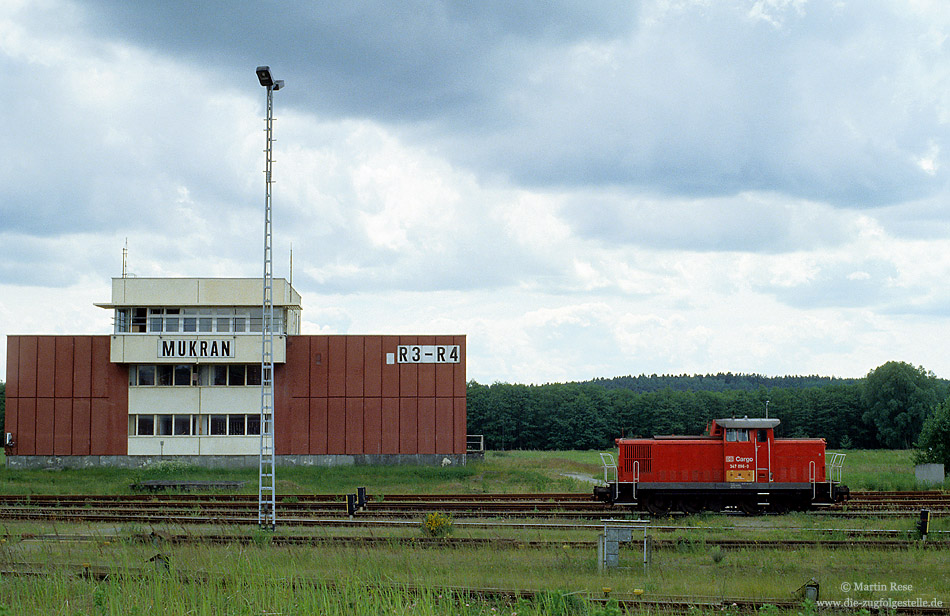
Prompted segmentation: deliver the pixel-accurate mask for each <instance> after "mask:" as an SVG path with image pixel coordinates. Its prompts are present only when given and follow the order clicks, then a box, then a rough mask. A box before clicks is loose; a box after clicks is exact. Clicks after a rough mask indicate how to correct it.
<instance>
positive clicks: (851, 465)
mask: <svg viewBox="0 0 950 616" xmlns="http://www.w3.org/2000/svg"><path fill="white" fill-rule="evenodd" d="M829 453H831V452H829ZM841 453H845V454H847V455H846V457H845V460H844V468H843V472H842V483H844V484H846V485H847V486H848V487H849V488H851V489H852V490H925V489H930V490H932V489H944V490H950V480H948V479H947V478H944V482H943V485H942V486H933V485H924V484H921V483H919V482H918V481H917V478H916V477H915V476H914V462H913V460H912V456H913V453H914V452H913V450H911V449H904V450H891V449H855V450H848V451H842V452H841Z"/></svg>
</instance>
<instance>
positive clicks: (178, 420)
mask: <svg viewBox="0 0 950 616" xmlns="http://www.w3.org/2000/svg"><path fill="white" fill-rule="evenodd" d="M189 434H191V416H190V415H175V436H188V435H189Z"/></svg>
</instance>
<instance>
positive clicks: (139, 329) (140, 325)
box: [130, 308, 148, 334]
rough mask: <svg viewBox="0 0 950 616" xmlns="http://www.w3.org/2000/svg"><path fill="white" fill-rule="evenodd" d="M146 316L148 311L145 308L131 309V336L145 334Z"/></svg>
mask: <svg viewBox="0 0 950 616" xmlns="http://www.w3.org/2000/svg"><path fill="white" fill-rule="evenodd" d="M147 315H148V310H147V309H146V308H133V309H132V329H131V330H130V331H131V332H132V333H133V334H141V333H145V323H146V318H147Z"/></svg>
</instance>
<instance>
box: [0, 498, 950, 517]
mask: <svg viewBox="0 0 950 616" xmlns="http://www.w3.org/2000/svg"><path fill="white" fill-rule="evenodd" d="M278 508H279V511H280V517H281V520H282V522H283V523H287V524H298V525H305V524H308V523H310V524H313V522H314V521H315V520H317V519H320V518H327V517H337V518H339V517H345V516H346V515H347V513H348V510H347V505H346V497H345V495H319V494H318V495H315V494H299V495H284V496H281V497H278ZM925 508H926V509H930V510H931V511H932V512H933V513H934V514H936V515H940V513H941V512H948V511H950V494H947V493H944V492H937V491H930V492H855V493H854V494H853V496H852V499H851V500H849V501H848V502H847V503H845V504H842V505H835V506H830V507H827V508H823V509H820V510H817V511H816V513H818V514H820V515H829V516H848V517H900V516H906V515H907V514H908V513H910V512H916V511H918V510H920V509H925ZM431 511H441V512H444V513H449V514H452V515H455V516H465V515H469V516H488V517H496V516H497V517H516V518H528V519H532V518H533V519H542V518H566V519H576V520H584V519H587V520H595V519H601V518H603V517H604V516H605V515H606V516H614V515H617V514H618V512H624V513H626V512H627V511H628V510H626V509H624V508H622V507H608V506H607V505H604V504H603V503H601V502H599V501H597V500H595V499H594V498H593V497H592V496H591V495H590V494H579V493H546V494H481V495H473V494H387V495H370V496H368V497H367V501H366V503H365V505H364V507H363V508H362V509H361V510H360V512H359V513H358V514H357V515H358V516H359V517H363V516H373V517H378V518H394V519H400V518H402V519H405V518H413V517H418V516H420V515H423V514H425V513H427V512H431ZM256 518H257V497H256V495H247V494H243V495H242V494H215V495H201V494H125V495H75V494H63V495H0V519H33V520H42V519H48V520H72V521H93V522H143V523H155V522H174V523H182V524H189V523H190V524H196V523H198V524H200V523H223V524H246V523H253V522H254V521H255V520H256Z"/></svg>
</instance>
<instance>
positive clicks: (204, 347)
mask: <svg viewBox="0 0 950 616" xmlns="http://www.w3.org/2000/svg"><path fill="white" fill-rule="evenodd" d="M233 342H234V341H233V340H159V341H158V356H159V357H163V358H164V357H168V358H179V357H185V358H207V357H234V345H233Z"/></svg>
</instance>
